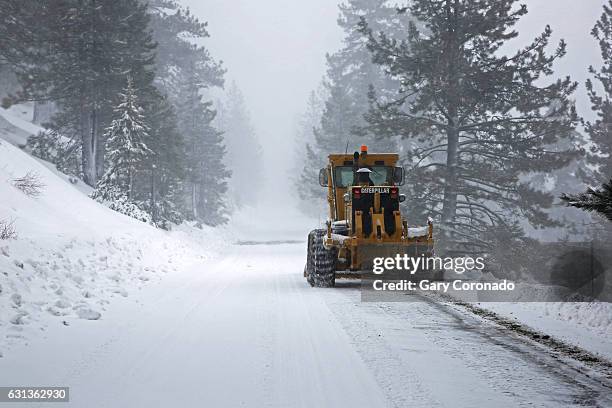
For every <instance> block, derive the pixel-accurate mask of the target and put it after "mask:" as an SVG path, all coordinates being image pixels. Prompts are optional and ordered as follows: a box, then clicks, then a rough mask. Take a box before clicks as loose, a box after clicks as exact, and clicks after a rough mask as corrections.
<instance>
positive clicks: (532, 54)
mask: <svg viewBox="0 0 612 408" xmlns="http://www.w3.org/2000/svg"><path fill="white" fill-rule="evenodd" d="M516 3H517V2H516V1H513V0H510V1H495V0H480V1H476V2H474V1H468V0H413V1H412V2H411V3H410V4H411V5H410V7H409V8H408V10H409V13H410V14H411V16H412V17H413V18H415V19H417V20H418V22H417V24H421V25H422V26H424V27H425V30H426V35H425V34H424V33H423V32H421V31H420V30H419V29H418V28H417V26H416V24H413V23H411V24H410V27H409V29H408V30H407V32H405V33H404V36H403V37H402V38H393V37H391V36H388V35H386V34H385V33H383V32H381V33H376V32H375V30H372V29H371V28H370V27H369V25H368V23H367V21H362V23H361V26H362V31H363V32H364V33H365V34H367V35H368V37H369V41H368V46H369V48H370V50H371V51H372V53H373V56H374V62H376V63H377V64H380V65H382V66H383V67H385V70H386V71H387V72H388V73H389V74H390V75H392V76H393V77H395V78H397V79H398V80H400V81H401V87H399V88H398V91H399V95H398V97H396V98H394V99H393V100H391V101H380V100H378V101H377V100H373V101H372V104H373V106H372V109H371V110H370V112H369V113H368V115H367V120H368V123H369V130H370V131H371V132H372V133H374V134H378V135H389V136H392V135H398V134H399V135H402V136H403V137H404V138H407V139H408V140H411V141H416V142H418V144H419V145H420V147H418V148H415V149H412V150H411V151H410V152H408V153H409V158H410V159H411V166H412V167H411V169H410V170H409V172H408V176H409V182H408V184H409V185H411V186H412V187H413V189H412V192H411V195H412V196H411V197H410V203H409V204H410V206H411V207H412V206H413V204H414V207H415V208H416V209H419V207H420V208H421V210H423V211H425V210H427V212H430V213H433V214H434V215H437V216H438V219H441V220H442V222H443V228H444V230H445V231H446V236H447V237H449V236H450V238H449V240H448V241H447V244H449V245H452V242H454V243H455V244H460V243H465V244H466V245H468V246H469V248H470V251H473V252H486V251H487V250H490V249H491V248H492V247H495V246H496V245H498V244H500V242H501V241H504V243H503V245H508V244H509V243H510V242H511V239H510V238H511V237H514V238H518V237H519V236H520V235H521V228H516V223H517V222H518V220H519V219H521V220H526V221H527V222H529V223H531V225H533V226H534V227H536V228H537V227H541V226H546V225H550V223H551V221H550V219H549V217H548V216H547V214H546V212H545V209H546V208H547V207H549V206H550V205H551V202H552V199H553V197H552V196H551V195H550V194H547V193H544V192H542V191H539V190H538V189H537V188H535V187H534V186H531V185H529V184H528V183H525V182H523V180H522V179H521V174H524V173H530V172H546V171H550V170H552V169H556V168H560V167H562V166H564V165H566V164H567V163H568V162H569V160H570V159H571V158H572V157H574V152H572V151H555V150H554V149H550V148H549V146H552V145H555V144H556V142H557V141H558V140H559V138H562V137H569V135H571V131H572V129H573V127H574V126H575V122H576V118H575V114H574V110H573V106H572V102H571V100H570V99H569V97H570V95H571V94H572V93H573V91H574V90H575V88H576V83H574V82H572V81H571V79H570V78H569V77H566V78H562V79H554V78H553V79H551V80H549V81H548V82H544V81H545V80H546V78H550V76H552V74H553V65H554V63H555V62H556V61H557V60H558V59H559V58H561V57H563V56H564V55H565V43H564V42H563V41H560V43H559V45H558V47H557V48H556V49H555V50H554V51H553V52H552V53H551V54H548V53H547V52H546V49H547V46H548V43H549V39H550V36H551V33H552V31H551V29H550V27H548V26H546V28H545V30H544V32H543V33H542V34H541V35H539V36H538V37H537V38H535V40H534V41H533V42H532V43H531V44H528V45H527V46H525V47H524V48H522V49H520V50H518V51H516V52H515V53H514V54H512V55H506V54H505V52H503V51H502V50H501V47H502V46H503V45H505V44H506V43H507V42H508V41H509V40H512V39H514V38H515V37H517V35H518V33H517V32H516V31H515V30H514V29H513V27H514V25H515V24H516V22H517V21H518V20H519V19H520V18H521V17H522V16H524V15H525V14H526V13H527V8H526V6H524V5H517V4H516ZM415 216H423V214H414V213H413V217H411V218H413V219H414V217H415ZM502 237H506V238H508V237H510V238H508V239H506V238H504V239H503V240H502V239H501V238H502ZM452 246H455V245H452ZM455 248H456V246H455ZM460 248H465V247H463V246H461V247H460Z"/></svg>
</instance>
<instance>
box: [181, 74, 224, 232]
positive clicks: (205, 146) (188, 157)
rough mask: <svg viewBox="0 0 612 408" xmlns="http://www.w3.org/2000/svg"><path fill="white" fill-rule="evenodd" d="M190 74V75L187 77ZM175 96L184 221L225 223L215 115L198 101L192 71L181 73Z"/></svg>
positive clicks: (221, 156)
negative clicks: (182, 167)
mask: <svg viewBox="0 0 612 408" xmlns="http://www.w3.org/2000/svg"><path fill="white" fill-rule="evenodd" d="M190 73H191V75H190ZM183 75H184V78H183V83H182V84H181V87H180V92H179V94H178V99H179V102H178V107H179V108H178V111H179V115H178V117H179V130H180V132H181V134H182V135H183V138H184V143H185V177H186V183H185V187H186V193H187V194H186V197H188V200H187V201H188V205H187V208H189V209H190V211H189V213H188V214H187V218H188V219H191V220H197V221H201V222H204V223H205V224H207V225H212V226H215V225H219V224H222V223H224V222H226V221H227V214H228V211H229V209H228V204H227V179H228V178H229V177H230V175H231V173H230V171H228V170H227V167H226V163H225V154H226V152H225V146H224V139H223V136H222V135H223V133H222V132H220V131H219V130H217V129H216V128H215V127H214V126H213V124H212V123H213V121H214V119H215V115H216V112H215V111H214V110H213V108H212V103H211V102H204V101H203V100H202V95H201V92H200V91H201V88H199V87H198V83H199V82H198V77H197V75H196V72H195V70H191V71H184V72H183Z"/></svg>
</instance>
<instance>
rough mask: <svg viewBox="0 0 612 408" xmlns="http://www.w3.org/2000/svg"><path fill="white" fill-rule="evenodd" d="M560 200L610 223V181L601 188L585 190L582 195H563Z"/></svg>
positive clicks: (611, 215) (611, 191)
mask: <svg viewBox="0 0 612 408" xmlns="http://www.w3.org/2000/svg"><path fill="white" fill-rule="evenodd" d="M561 199H562V200H563V201H565V202H566V203H567V205H568V206H571V207H576V208H580V209H583V210H585V211H589V212H596V213H598V214H600V215H602V216H604V217H606V218H607V219H608V220H609V221H612V179H610V181H608V182H607V183H604V184H603V185H602V186H601V188H597V189H596V188H590V187H589V188H587V191H586V193H582V194H563V195H561Z"/></svg>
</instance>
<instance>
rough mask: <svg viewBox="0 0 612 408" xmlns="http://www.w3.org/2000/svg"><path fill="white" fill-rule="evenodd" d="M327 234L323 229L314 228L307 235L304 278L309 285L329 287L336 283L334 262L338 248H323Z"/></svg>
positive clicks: (336, 258)
mask: <svg viewBox="0 0 612 408" xmlns="http://www.w3.org/2000/svg"><path fill="white" fill-rule="evenodd" d="M326 235H327V231H326V230H324V229H316V230H314V231H312V232H311V233H310V234H309V235H308V261H307V263H306V270H307V276H306V279H307V280H308V283H310V285H311V286H317V287H319V288H330V287H333V286H334V285H335V283H336V262H337V260H338V250H337V249H335V248H333V249H325V247H324V246H323V240H324V239H325V236H326Z"/></svg>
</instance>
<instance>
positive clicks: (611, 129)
mask: <svg viewBox="0 0 612 408" xmlns="http://www.w3.org/2000/svg"><path fill="white" fill-rule="evenodd" d="M591 35H592V36H593V37H594V38H595V39H596V40H597V42H598V43H599V49H600V52H601V57H602V59H603V66H602V67H601V68H599V69H595V68H594V67H593V66H590V67H589V72H590V73H591V74H592V75H593V79H594V80H595V81H596V83H593V80H591V79H588V80H587V82H586V87H587V91H588V94H589V98H590V100H591V105H592V110H593V111H594V112H596V114H597V119H596V120H595V121H593V122H586V123H585V130H586V132H587V134H588V135H589V137H590V139H591V142H592V150H591V151H590V152H589V154H588V161H589V162H590V163H591V164H593V165H594V167H596V170H595V171H594V174H592V175H586V176H587V180H588V181H590V182H594V181H595V180H601V179H602V178H607V177H611V176H612V100H611V98H612V1H608V3H607V4H606V5H604V7H603V13H602V15H601V17H600V18H599V20H598V21H597V23H596V24H595V27H593V30H592V31H591ZM596 84H597V85H596ZM598 85H599V87H600V88H602V90H603V95H602V94H600V93H599V92H598V90H597V88H598Z"/></svg>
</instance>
